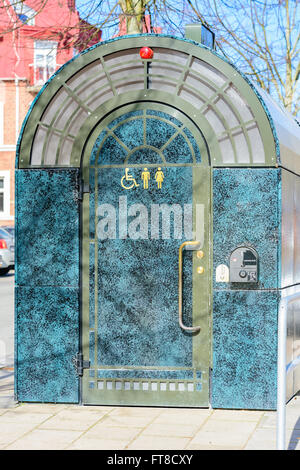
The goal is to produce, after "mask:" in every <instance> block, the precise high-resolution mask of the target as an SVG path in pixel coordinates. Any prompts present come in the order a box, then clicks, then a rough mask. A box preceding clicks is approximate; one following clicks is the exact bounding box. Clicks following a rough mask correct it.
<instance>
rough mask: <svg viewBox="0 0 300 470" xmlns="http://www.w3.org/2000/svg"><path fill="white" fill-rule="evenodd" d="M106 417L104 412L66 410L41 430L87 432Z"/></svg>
mask: <svg viewBox="0 0 300 470" xmlns="http://www.w3.org/2000/svg"><path fill="white" fill-rule="evenodd" d="M103 416H105V414H104V412H103V411H97V410H84V409H81V410H78V409H74V410H73V409H66V410H62V411H60V412H59V413H57V414H56V415H55V416H53V417H51V418H50V419H48V420H47V421H45V422H44V423H43V424H42V425H41V426H40V429H61V430H63V429H66V430H73V431H86V430H87V429H88V428H90V427H91V426H93V425H94V424H95V423H97V422H98V421H99V420H100V419H102V418H103Z"/></svg>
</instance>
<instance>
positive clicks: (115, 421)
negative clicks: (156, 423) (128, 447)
mask: <svg viewBox="0 0 300 470" xmlns="http://www.w3.org/2000/svg"><path fill="white" fill-rule="evenodd" d="M152 421H153V416H151V415H146V416H139V415H137V416H123V415H120V416H118V415H107V416H105V417H104V418H103V424H104V425H106V426H122V427H123V426H125V427H133V428H144V427H145V426H147V425H148V424H149V423H151V422H152Z"/></svg>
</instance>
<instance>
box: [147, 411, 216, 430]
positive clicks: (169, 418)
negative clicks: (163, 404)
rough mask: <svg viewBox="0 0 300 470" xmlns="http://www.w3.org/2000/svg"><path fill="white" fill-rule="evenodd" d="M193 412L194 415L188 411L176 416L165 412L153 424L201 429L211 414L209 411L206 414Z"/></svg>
mask: <svg viewBox="0 0 300 470" xmlns="http://www.w3.org/2000/svg"><path fill="white" fill-rule="evenodd" d="M193 411H194V413H193V414H190V413H186V410H184V411H183V410H182V411H181V413H175V414H174V413H170V412H163V413H161V414H160V415H158V416H157V417H156V418H155V419H154V421H153V424H178V425H180V424H188V425H194V426H196V427H199V426H201V425H202V424H203V423H204V421H205V420H207V419H208V417H209V416H210V415H211V412H209V411H208V410H207V411H205V412H198V410H193ZM201 411H202V410H201Z"/></svg>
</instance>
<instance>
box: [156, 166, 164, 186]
mask: <svg viewBox="0 0 300 470" xmlns="http://www.w3.org/2000/svg"><path fill="white" fill-rule="evenodd" d="M164 177H165V176H164V174H163V172H162V169H161V168H160V167H159V168H158V169H157V172H156V173H155V181H156V182H157V187H158V189H161V184H162V182H163V180H164Z"/></svg>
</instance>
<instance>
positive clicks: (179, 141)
mask: <svg viewBox="0 0 300 470" xmlns="http://www.w3.org/2000/svg"><path fill="white" fill-rule="evenodd" d="M165 108H167V107H165ZM165 108H164V110H163V111H161V105H155V104H153V103H152V104H149V103H148V104H145V103H142V104H139V105H137V104H136V105H135V106H134V107H128V106H127V108H126V109H124V110H122V111H121V110H119V111H118V115H116V114H115V115H114V116H111V117H108V118H107V119H106V121H105V122H104V123H102V127H101V129H100V130H99V133H98V135H97V139H95V142H94V145H93V147H92V149H91V158H90V162H89V166H88V167H87V168H85V169H84V179H85V187H87V186H88V187H89V192H86V193H85V194H84V203H83V224H82V225H83V294H82V298H83V335H82V345H83V354H84V360H85V361H89V362H90V367H89V369H87V370H85V371H84V377H83V389H82V393H83V403H84V404H110V405H158V406H163V405H165V406H185V407H188V406H190V407H195V406H199V407H201V406H208V404H209V364H210V329H209V324H210V321H209V319H210V285H209V279H210V251H209V237H210V235H209V232H210V168H209V166H208V165H207V162H205V161H203V157H202V153H201V149H199V147H201V145H200V144H199V142H201V138H202V137H201V134H200V133H199V131H197V129H196V128H195V127H194V126H193V124H192V123H190V122H189V120H188V119H187V118H186V116H183V115H182V116H181V115H180V113H179V112H178V111H176V112H175V111H174V110H172V108H170V107H168V108H167V109H165ZM175 116H176V117H175Z"/></svg>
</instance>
